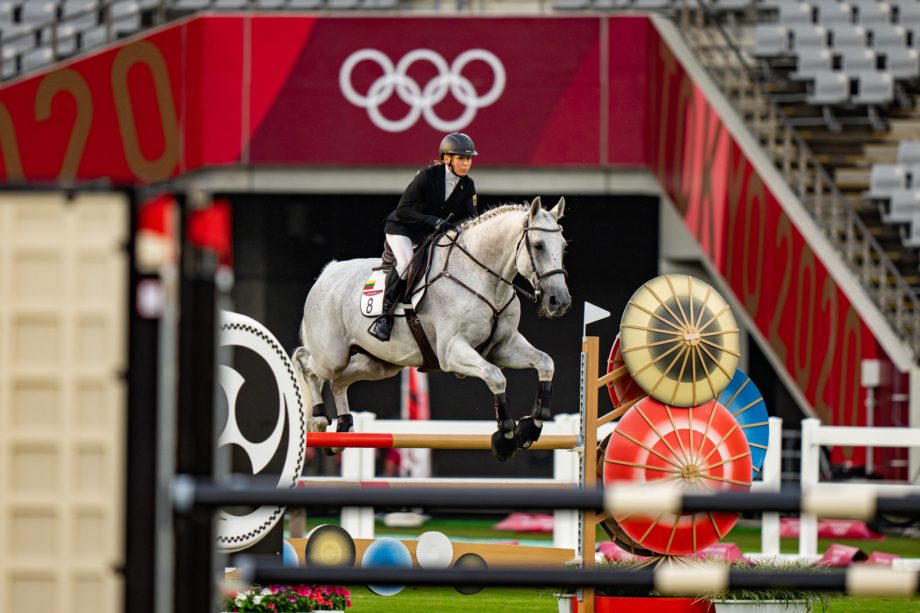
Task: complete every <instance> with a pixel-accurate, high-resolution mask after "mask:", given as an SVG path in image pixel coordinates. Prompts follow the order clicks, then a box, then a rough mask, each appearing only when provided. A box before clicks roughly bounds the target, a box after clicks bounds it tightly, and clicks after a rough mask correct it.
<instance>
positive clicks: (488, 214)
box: [460, 204, 530, 230]
mask: <svg viewBox="0 0 920 613" xmlns="http://www.w3.org/2000/svg"><path fill="white" fill-rule="evenodd" d="M529 209H530V205H527V204H503V205H501V206H497V207H495V208H492V209H489V210H488V211H485V212H484V213H483V214H482V215H479V216H478V217H473V218H472V219H468V220H466V221H464V222H463V223H462V224H460V229H461V230H466V229H468V228H472V227H474V226H478V225H479V224H481V223H483V222H484V221H488V220H489V219H492V218H493V217H498V216H499V215H504V214H505V213H512V212H514V211H521V212H524V211H527V210H529Z"/></svg>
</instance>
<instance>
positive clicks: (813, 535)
mask: <svg viewBox="0 0 920 613" xmlns="http://www.w3.org/2000/svg"><path fill="white" fill-rule="evenodd" d="M835 445H848V446H852V447H920V428H876V427H871V428H868V427H847V426H822V425H821V421H820V420H818V419H815V418H808V419H803V420H802V467H801V484H802V492H803V493H804V492H809V491H817V490H821V491H827V492H828V493H840V494H841V495H847V496H853V495H854V493H856V495H858V494H859V493H864V494H865V495H866V496H873V495H874V494H875V493H879V494H884V495H887V496H891V495H896V494H908V493H910V494H916V493H920V485H908V484H903V485H902V484H892V483H854V482H852V481H847V482H845V483H821V482H820V477H819V475H820V472H819V471H820V465H819V460H820V452H821V447H822V446H828V447H831V446H835ZM799 556H800V557H802V558H816V557H818V520H817V518H816V517H815V515H813V514H810V513H803V514H802V518H801V521H800V522H799Z"/></svg>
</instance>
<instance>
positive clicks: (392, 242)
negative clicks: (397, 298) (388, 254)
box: [386, 234, 413, 277]
mask: <svg viewBox="0 0 920 613" xmlns="http://www.w3.org/2000/svg"><path fill="white" fill-rule="evenodd" d="M386 237H387V244H388V245H389V246H390V250H391V251H392V252H393V255H394V256H395V257H396V272H397V273H399V276H400V277H402V276H404V275H405V274H406V269H407V268H408V267H409V262H410V261H412V253H413V250H412V239H411V238H409V237H408V236H403V235H402V234H387V235H386Z"/></svg>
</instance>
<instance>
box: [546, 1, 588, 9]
mask: <svg viewBox="0 0 920 613" xmlns="http://www.w3.org/2000/svg"><path fill="white" fill-rule="evenodd" d="M590 6H591V0H553V8H554V9H556V10H559V11H571V10H582V9H586V8H588V7H590Z"/></svg>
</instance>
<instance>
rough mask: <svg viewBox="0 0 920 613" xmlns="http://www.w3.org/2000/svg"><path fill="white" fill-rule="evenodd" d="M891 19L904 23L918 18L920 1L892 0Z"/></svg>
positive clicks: (919, 15)
mask: <svg viewBox="0 0 920 613" xmlns="http://www.w3.org/2000/svg"><path fill="white" fill-rule="evenodd" d="M891 12H892V17H893V19H892V21H894V22H895V23H904V22H909V21H918V20H920V2H917V0H894V1H893V2H892V3H891Z"/></svg>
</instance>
